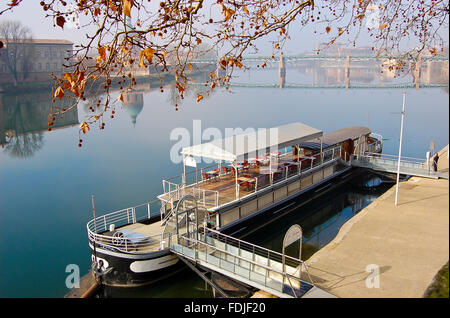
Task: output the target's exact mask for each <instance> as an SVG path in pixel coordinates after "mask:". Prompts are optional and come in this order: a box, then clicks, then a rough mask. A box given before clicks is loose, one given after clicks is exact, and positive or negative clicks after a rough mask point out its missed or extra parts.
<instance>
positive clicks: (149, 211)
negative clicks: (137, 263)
mask: <svg viewBox="0 0 450 318" xmlns="http://www.w3.org/2000/svg"><path fill="white" fill-rule="evenodd" d="M160 211H161V206H160V201H159V200H153V201H150V202H147V203H143V204H140V205H136V206H133V207H129V208H126V209H122V210H119V211H115V212H111V213H108V214H104V215H101V216H98V217H96V218H95V219H92V220H90V221H89V222H88V223H87V226H86V227H87V232H88V238H89V241H90V242H91V243H93V244H96V245H98V246H102V247H106V248H109V249H114V250H119V251H123V252H140V251H143V250H148V249H155V248H157V246H159V244H160V242H161V234H157V235H152V236H148V235H140V236H139V237H138V238H135V239H128V238H127V237H126V236H125V237H124V236H123V234H121V232H120V227H123V226H126V225H130V224H135V223H137V222H140V221H143V220H148V219H150V218H151V217H156V216H159V214H160V213H161V212H160Z"/></svg>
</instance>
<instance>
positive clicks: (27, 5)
mask: <svg viewBox="0 0 450 318" xmlns="http://www.w3.org/2000/svg"><path fill="white" fill-rule="evenodd" d="M39 2H40V1H39V0H26V1H24V2H23V3H21V4H20V5H19V6H18V7H16V8H14V9H13V10H12V11H10V12H8V13H6V14H3V15H2V16H0V21H3V20H19V21H20V22H21V23H22V24H23V25H26V26H28V27H30V28H31V30H32V32H33V37H34V38H36V39H38V38H41V39H66V40H70V41H72V42H74V43H75V44H76V43H80V42H83V41H85V39H86V32H87V30H86V29H81V30H77V29H73V28H67V27H65V28H64V30H62V29H61V28H60V27H58V26H56V27H54V26H53V21H52V19H51V18H45V12H44V11H43V10H42V7H41V6H40V5H39ZM154 3H157V4H158V3H159V2H154ZM91 30H92V29H91ZM90 33H92V31H91V32H90ZM297 33H299V32H297ZM291 36H292V37H293V39H292V40H291V41H289V42H288V43H287V45H286V46H285V49H284V52H285V53H286V54H289V53H292V54H295V53H298V52H303V51H310V50H312V49H313V48H314V45H315V44H316V43H319V41H323V39H322V40H321V39H320V38H319V37H317V35H316V36H313V35H312V32H311V31H309V32H302V33H301V34H295V33H294V32H293V33H292V34H291ZM258 49H259V50H260V53H261V54H271V43H270V42H269V40H268V39H265V40H263V41H260V42H258Z"/></svg>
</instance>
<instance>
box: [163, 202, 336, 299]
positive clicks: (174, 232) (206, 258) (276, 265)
mask: <svg viewBox="0 0 450 318" xmlns="http://www.w3.org/2000/svg"><path fill="white" fill-rule="evenodd" d="M186 204H188V205H189V207H188V208H187V209H186ZM182 206H183V207H184V209H183V211H179V208H180V207H182ZM199 216H200V218H202V215H201V213H199V209H198V208H197V206H196V203H195V198H194V197H193V196H191V195H186V196H184V197H183V198H182V199H181V200H180V201H179V202H178V204H177V207H176V208H175V209H174V210H173V212H172V213H171V215H170V217H169V218H168V220H167V225H168V226H169V231H167V232H166V231H165V237H166V239H167V240H168V245H169V248H170V250H171V251H172V252H173V253H175V254H176V255H178V257H180V258H181V259H182V260H183V261H184V262H185V263H186V264H187V265H188V266H189V267H191V268H192V269H193V270H194V271H196V272H197V273H198V274H199V275H200V276H202V278H203V279H205V281H207V282H208V283H210V285H212V286H213V288H216V289H217V290H219V292H221V294H222V295H223V296H225V297H226V293H225V292H223V291H220V288H219V287H218V286H217V285H216V284H214V282H212V281H208V280H207V279H206V278H205V275H203V274H202V272H201V270H206V271H212V272H215V273H219V274H221V275H224V276H226V277H229V278H231V279H232V280H234V281H238V282H240V283H241V284H244V285H248V286H252V287H254V288H257V289H259V290H264V291H266V292H268V293H270V294H272V295H274V296H277V297H280V298H300V297H302V298H308V297H311V298H330V297H331V298H335V296H334V295H331V294H329V293H327V292H325V291H323V290H321V289H319V288H317V287H316V286H314V282H313V281H312V278H311V276H310V275H309V272H308V267H307V266H306V264H305V263H304V262H303V261H302V260H300V259H296V258H294V257H290V256H288V255H285V254H282V253H279V252H276V251H272V250H269V249H266V248H264V247H260V246H257V245H255V244H252V243H249V242H245V241H242V240H239V239H237V238H234V237H232V236H228V235H225V234H222V233H220V232H218V231H216V230H212V229H209V228H207V227H206V226H203V225H201V224H200V223H199V222H200V220H199ZM203 216H204V215H203ZM204 224H206V222H205V223H204Z"/></svg>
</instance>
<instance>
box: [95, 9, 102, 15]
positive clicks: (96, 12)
mask: <svg viewBox="0 0 450 318" xmlns="http://www.w3.org/2000/svg"><path fill="white" fill-rule="evenodd" d="M100 12H101V11H100V8H95V9H94V16H95V17H96V16H98V15H100Z"/></svg>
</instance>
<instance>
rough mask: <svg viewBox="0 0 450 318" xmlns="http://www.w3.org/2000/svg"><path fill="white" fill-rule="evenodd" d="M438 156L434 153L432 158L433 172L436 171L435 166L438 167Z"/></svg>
mask: <svg viewBox="0 0 450 318" xmlns="http://www.w3.org/2000/svg"><path fill="white" fill-rule="evenodd" d="M438 160H439V155H438V154H437V153H436V154H435V155H434V157H433V171H435V172H436V171H437V165H438Z"/></svg>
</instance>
